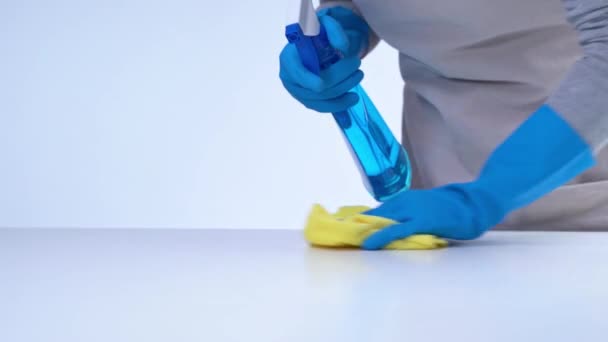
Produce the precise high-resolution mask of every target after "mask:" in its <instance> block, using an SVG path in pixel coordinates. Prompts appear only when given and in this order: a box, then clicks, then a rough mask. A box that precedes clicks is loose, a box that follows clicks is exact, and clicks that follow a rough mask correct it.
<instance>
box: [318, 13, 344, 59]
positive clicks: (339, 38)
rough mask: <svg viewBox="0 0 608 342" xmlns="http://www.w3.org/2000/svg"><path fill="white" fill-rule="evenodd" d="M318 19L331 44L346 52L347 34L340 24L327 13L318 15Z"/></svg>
mask: <svg viewBox="0 0 608 342" xmlns="http://www.w3.org/2000/svg"><path fill="white" fill-rule="evenodd" d="M319 21H320V22H321V25H323V27H324V28H325V32H326V33H327V39H329V43H330V44H331V46H333V47H334V48H336V49H338V50H340V51H341V52H342V53H346V52H348V48H349V46H350V41H349V40H348V35H347V34H346V32H345V31H344V29H343V28H342V25H341V24H340V23H339V22H338V21H337V20H336V19H334V18H332V17H330V16H329V15H321V16H319Z"/></svg>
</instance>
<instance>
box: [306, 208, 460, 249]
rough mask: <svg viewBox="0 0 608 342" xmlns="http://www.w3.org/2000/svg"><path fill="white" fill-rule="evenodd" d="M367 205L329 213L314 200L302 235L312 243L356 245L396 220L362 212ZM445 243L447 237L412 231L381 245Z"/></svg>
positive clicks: (401, 246) (431, 246)
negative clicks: (401, 237)
mask: <svg viewBox="0 0 608 342" xmlns="http://www.w3.org/2000/svg"><path fill="white" fill-rule="evenodd" d="M369 209H370V208H368V207H365V206H347V207H341V208H340V209H339V210H338V212H336V213H335V214H331V213H329V212H328V211H327V210H325V208H323V207H322V206H321V205H319V204H315V205H314V206H313V207H312V210H311V212H310V215H308V221H307V223H306V228H304V237H305V238H306V240H307V241H308V242H309V243H310V244H312V245H314V246H320V247H359V246H361V244H362V243H363V241H364V240H365V238H367V237H368V236H370V235H371V234H372V233H374V232H376V231H378V230H380V229H382V228H384V227H387V226H390V225H393V224H395V223H396V222H395V221H393V220H389V219H386V218H383V217H378V216H370V215H363V214H361V213H362V212H364V211H367V210H369ZM447 245H448V242H447V241H446V240H443V239H440V238H438V237H436V236H434V235H413V236H410V237H408V238H405V239H401V240H397V241H393V242H392V243H390V244H389V245H387V246H386V247H384V249H436V248H442V247H446V246H447Z"/></svg>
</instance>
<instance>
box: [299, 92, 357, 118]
mask: <svg viewBox="0 0 608 342" xmlns="http://www.w3.org/2000/svg"><path fill="white" fill-rule="evenodd" d="M357 102H359V95H357V94H356V93H353V92H348V93H346V94H344V95H342V96H339V97H337V98H335V99H331V100H316V101H315V100H311V101H304V102H302V103H303V104H304V105H305V106H306V107H308V108H310V109H312V110H316V111H317V112H321V113H336V112H341V111H344V110H347V109H348V108H350V107H352V106H354V105H355V104H357Z"/></svg>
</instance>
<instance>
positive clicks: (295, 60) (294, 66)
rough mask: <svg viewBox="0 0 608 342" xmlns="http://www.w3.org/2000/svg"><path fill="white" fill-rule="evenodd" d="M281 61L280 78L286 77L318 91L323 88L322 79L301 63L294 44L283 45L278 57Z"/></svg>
mask: <svg viewBox="0 0 608 342" xmlns="http://www.w3.org/2000/svg"><path fill="white" fill-rule="evenodd" d="M279 60H280V63H281V73H280V75H281V78H288V79H289V80H291V81H293V82H294V83H297V84H298V85H300V86H302V87H303V88H307V89H311V90H315V91H320V90H321V89H322V88H323V80H322V79H321V77H319V76H318V75H315V74H314V73H312V72H311V71H309V70H308V69H306V67H305V66H304V64H302V60H301V59H300V55H299V54H298V50H297V48H296V46H295V45H293V44H288V45H287V46H285V48H284V49H283V51H281V55H280V57H279Z"/></svg>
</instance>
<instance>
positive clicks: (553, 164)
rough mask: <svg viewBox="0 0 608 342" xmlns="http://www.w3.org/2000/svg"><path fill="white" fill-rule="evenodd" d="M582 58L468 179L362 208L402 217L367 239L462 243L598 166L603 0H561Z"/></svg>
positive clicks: (602, 125) (606, 36)
mask: <svg viewBox="0 0 608 342" xmlns="http://www.w3.org/2000/svg"><path fill="white" fill-rule="evenodd" d="M562 3H563V4H564V6H565V9H566V13H567V17H568V20H569V21H570V23H572V25H573V26H574V28H575V29H576V30H577V32H578V37H579V41H580V44H581V47H582V49H583V52H584V54H583V56H582V58H580V59H579V60H578V61H576V62H575V63H574V64H573V66H572V68H571V69H570V70H569V72H568V73H567V75H566V76H565V78H564V79H563V81H562V82H561V83H560V84H559V86H558V87H557V89H556V90H555V91H554V92H553V94H551V95H550V96H549V98H548V99H547V101H546V102H545V104H544V105H543V106H541V107H540V108H539V109H538V110H537V111H536V112H534V113H532V115H530V117H529V118H528V119H527V120H526V121H525V122H524V123H523V124H521V125H520V126H519V127H518V128H517V129H516V130H515V131H514V132H513V133H512V134H511V135H510V136H509V137H508V138H507V139H506V140H505V141H504V142H503V143H501V144H500V145H499V146H498V147H497V148H496V149H495V150H494V151H493V152H492V153H491V154H490V157H489V158H488V160H487V161H486V163H485V164H484V166H483V167H482V169H481V172H480V173H479V176H478V177H477V178H476V179H475V180H474V181H472V182H468V183H463V184H450V185H447V186H444V187H440V188H435V189H429V190H411V191H406V192H402V193H400V194H399V195H397V196H396V197H394V198H392V199H390V200H388V201H387V202H385V203H383V204H381V205H380V206H379V207H378V208H375V209H372V210H371V211H369V212H367V214H369V215H376V216H382V217H385V218H389V219H392V220H394V221H397V222H399V223H398V224H395V225H394V226H391V227H388V228H385V229H383V230H380V231H378V232H376V233H374V234H373V235H372V236H370V237H368V238H367V239H366V241H365V242H364V243H363V247H364V248H367V249H378V248H382V247H384V246H385V245H386V244H388V243H390V242H391V241H394V240H396V239H401V238H404V237H407V236H410V235H412V234H434V235H438V236H442V237H447V238H451V239H459V240H467V239H474V238H477V237H479V236H480V235H482V234H483V233H484V232H485V231H487V230H488V229H490V228H491V227H492V226H494V225H496V224H498V223H499V222H500V221H502V219H503V218H504V217H505V216H506V215H507V214H509V213H510V212H512V211H513V210H516V209H518V208H521V207H523V206H525V205H528V204H530V203H532V202H534V201H535V200H537V199H539V198H541V197H542V196H544V195H546V194H548V193H549V192H551V191H553V190H555V189H556V188H558V187H559V186H561V185H563V184H565V183H566V182H568V181H569V180H571V179H573V178H574V177H576V176H577V175H579V174H581V173H582V172H584V171H586V170H588V169H589V168H591V167H592V166H593V165H594V164H595V159H594V155H593V154H594V153H597V152H598V151H599V150H600V149H601V148H602V147H604V146H606V144H608V0H562Z"/></svg>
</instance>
